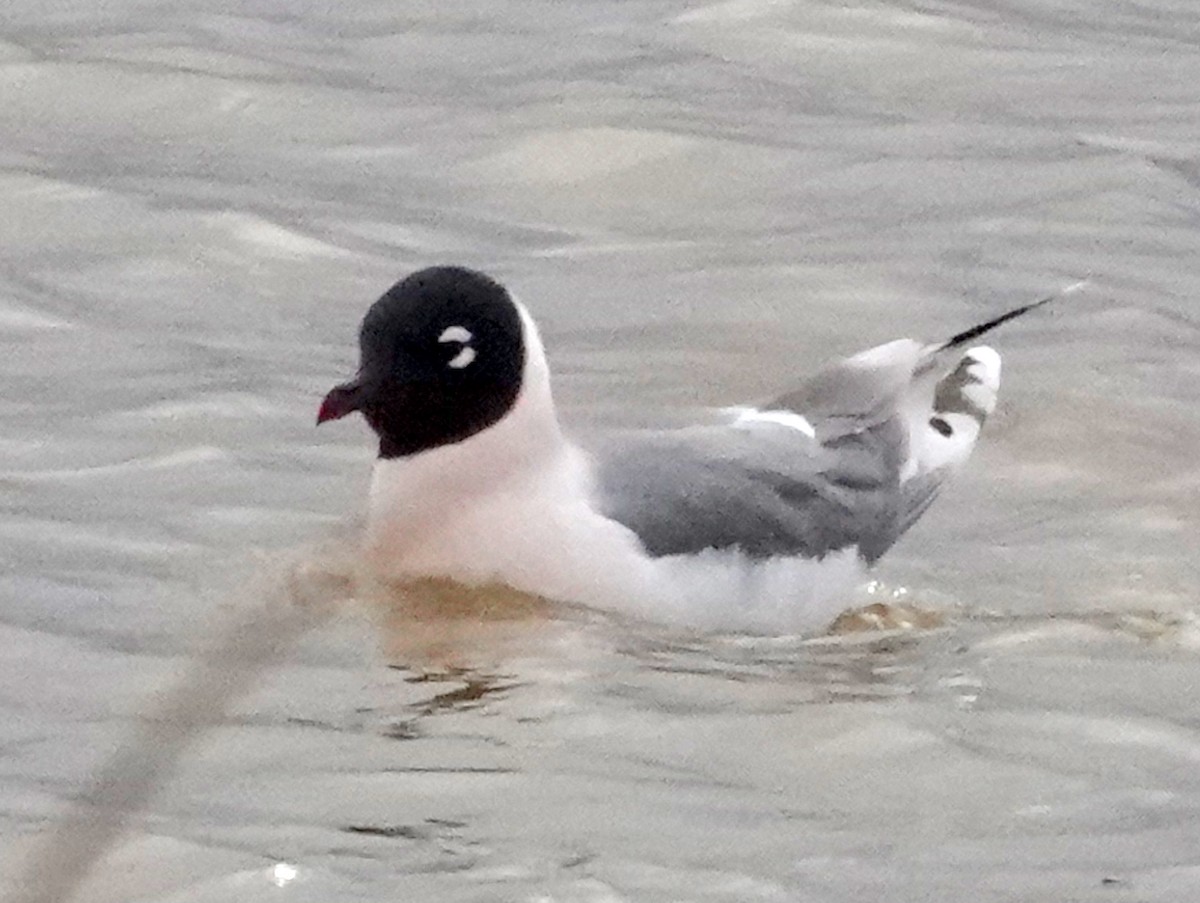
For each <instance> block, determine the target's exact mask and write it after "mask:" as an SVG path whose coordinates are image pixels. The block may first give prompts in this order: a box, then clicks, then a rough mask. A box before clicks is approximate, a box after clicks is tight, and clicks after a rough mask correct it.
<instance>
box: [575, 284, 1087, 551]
mask: <svg viewBox="0 0 1200 903" xmlns="http://www.w3.org/2000/svg"><path fill="white" fill-rule="evenodd" d="M1083 285H1084V283H1079V284H1077V285H1075V286H1071V287H1069V288H1067V289H1065V290H1064V291H1063V292H1060V293H1058V294H1056V295H1052V296H1049V297H1047V298H1043V299H1041V300H1039V301H1035V302H1034V303H1032V304H1027V305H1025V306H1023V307H1019V308H1016V309H1014V310H1011V311H1009V312H1007V313H1004V314H1001V315H1000V316H998V317H995V318H993V319H991V320H988V321H987V322H984V323H980V324H979V325H977V326H973V327H971V328H970V329H967V330H964V331H963V332H960V333H958V334H957V335H954V336H952V337H951V338H950V339H948V340H946V341H945V342H942V343H940V344H936V345H922V344H921V343H919V342H915V341H913V340H911V339H900V340H898V341H895V342H890V343H888V344H886V345H880V346H879V347H877V348H872V349H870V350H868V351H864V352H862V353H860V354H856V355H854V356H853V357H850V358H847V359H846V360H844V361H841V362H840V363H838V364H835V365H834V366H832V367H830V368H828V369H826V370H824V371H821V372H820V373H818V374H817V375H816V376H814V377H812V378H811V379H809V380H808V381H807V382H805V383H803V384H802V385H800V386H798V387H797V388H795V389H794V390H792V391H790V392H787V393H785V394H784V395H781V396H780V397H779V398H777V399H776V400H775V401H774V402H773V403H772V404H770V405H766V406H764V407H765V409H766V410H768V411H783V412H790V413H794V414H799V415H801V416H802V417H803V418H805V419H806V420H807V421H808V423H809V424H810V425H811V426H812V427H813V432H814V434H815V435H814V436H812V437H810V436H808V435H806V434H805V433H804V432H802V431H800V430H799V429H795V428H790V427H788V426H786V425H781V424H780V423H768V422H762V421H760V422H758V423H756V424H755V425H754V426H753V427H739V426H724V427H708V428H697V429H693V430H683V431H675V432H670V433H657V434H644V435H642V436H640V437H634V438H631V439H626V440H623V441H618V442H613V443H610V444H609V445H608V446H607V447H606V448H602V449H601V450H600V451H599V453H598V456H597V495H598V499H597V502H598V505H599V507H600V508H601V510H602V511H604V512H605V513H606V514H607V515H608V516H609V517H611V518H613V519H614V520H616V521H618V522H620V523H622V524H625V525H626V526H627V527H629V528H630V529H631V530H633V531H634V532H635V533H636V534H637V535H638V536H639V537H640V538H641V540H642V543H643V544H644V545H645V547H646V550H647V551H648V552H649V553H650V554H651V555H674V554H683V553H689V552H699V551H702V550H705V549H727V548H738V549H740V550H742V551H743V552H744V553H746V554H747V555H750V556H752V557H757V558H765V557H770V556H775V555H803V556H805V557H809V558H819V557H821V556H823V555H826V554H828V553H829V552H832V551H836V550H839V549H844V548H848V547H852V546H857V548H858V551H859V554H860V555H861V556H862V557H863V558H864V559H866V560H867V561H868V562H871V561H874V560H875V559H877V558H878V557H879V556H880V555H882V554H883V553H884V552H885V551H887V549H888V548H890V547H891V546H892V544H893V543H894V542H895V541H896V540H897V539H898V538H899V537H900V536H901V534H903V533H904V531H905V530H907V529H908V528H909V527H910V526H912V524H913V523H914V522H915V521H916V520H917V519H918V518H919V517H920V516H921V514H922V513H924V511H925V510H926V509H927V508H928V507H929V505H930V504H931V503H932V502H933V500H934V498H935V497H936V496H937V494H938V492H939V490H940V489H941V487H942V485H943V484H944V482H945V480H946V478H947V477H948V476H949V475H950V474H951V472H952V468H950V467H949V466H946V465H945V463H944V462H943V463H942V464H936V463H932V461H931V460H919V459H917V457H916V456H913V457H912V459H911V460H910V448H911V443H910V441H909V437H910V435H913V434H914V432H915V431H916V430H918V429H930V428H935V429H936V428H937V427H936V421H937V419H938V418H937V417H936V416H933V415H939V414H945V413H949V412H955V411H961V412H963V413H967V414H969V415H970V416H971V417H973V418H975V419H976V420H977V421H978V423H980V424H982V422H983V419H984V417H986V414H987V411H986V410H985V409H983V408H981V407H979V406H978V405H977V403H976V400H975V399H973V398H972V397H971V396H970V393H969V389H970V385H971V383H972V381H973V377H972V375H971V372H970V364H971V363H972V362H973V361H971V359H970V358H969V357H967V356H964V354H963V353H962V348H963V346H965V344H966V343H967V342H969V341H971V340H973V339H975V338H978V337H979V336H981V335H983V334H984V333H986V332H988V331H989V330H991V329H993V328H995V327H996V326H999V325H1000V324H1002V323H1005V322H1007V321H1009V320H1011V319H1013V318H1014V317H1018V316H1020V315H1022V314H1023V313H1025V312H1027V311H1030V310H1033V309H1035V308H1037V307H1040V306H1042V305H1044V304H1047V303H1049V302H1050V301H1052V300H1054V299H1055V298H1056V297H1059V296H1060V295H1062V294H1066V293H1070V292H1074V291H1076V290H1078V289H1079V288H1081V287H1082V286H1083ZM942 426H943V427H944V426H945V424H944V422H943V424H942ZM939 432H940V430H939ZM943 435H946V434H945V433H943ZM969 449H970V447H969V446H967V451H968V452H969ZM902 475H903V477H904V478H903V479H902V478H901V477H902Z"/></svg>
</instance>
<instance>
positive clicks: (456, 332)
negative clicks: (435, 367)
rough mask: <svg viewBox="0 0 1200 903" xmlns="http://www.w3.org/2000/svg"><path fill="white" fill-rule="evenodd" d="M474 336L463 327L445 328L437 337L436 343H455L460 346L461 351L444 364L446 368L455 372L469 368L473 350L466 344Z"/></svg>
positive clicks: (473, 356) (473, 355)
mask: <svg viewBox="0 0 1200 903" xmlns="http://www.w3.org/2000/svg"><path fill="white" fill-rule="evenodd" d="M473 338H475V336H473V335H471V330H469V329H467V328H466V327H463V326H447V327H446V328H445V329H444V330H442V334H441V335H440V336H438V341H439V342H442V343H445V342H456V343H458V344H460V345H462V349H461V350H460V351H459V352H458V354H456V355H454V357H452V358H450V360H449V361H447V362H446V366H447V367H451V368H453V369H455V370H461V369H462V368H463V367H466V366H469V365H470V363H471V361H473V360H475V349H474V348H472V347H471V346H470V344H468V343H469V342H470V341H471V339H473Z"/></svg>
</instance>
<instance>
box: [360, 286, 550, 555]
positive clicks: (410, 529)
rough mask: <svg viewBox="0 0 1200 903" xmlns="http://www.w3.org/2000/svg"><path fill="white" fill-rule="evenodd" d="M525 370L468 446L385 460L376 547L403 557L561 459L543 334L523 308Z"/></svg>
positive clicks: (372, 505) (371, 536) (371, 525)
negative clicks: (416, 540)
mask: <svg viewBox="0 0 1200 903" xmlns="http://www.w3.org/2000/svg"><path fill="white" fill-rule="evenodd" d="M517 309H518V312H519V313H520V316H521V324H522V334H523V339H524V345H525V364H524V369H523V372H522V380H521V390H520V392H519V394H518V395H517V399H516V401H515V402H514V403H513V406H512V408H511V409H510V410H509V411H508V413H506V414H505V415H504V416H503V417H501V418H500V420H498V421H497V422H496V423H494V424H492V425H491V426H489V427H488V428H486V429H484V430H482V431H481V432H478V433H476V434H475V435H473V436H470V437H468V438H467V439H464V440H463V441H461V442H456V443H452V444H449V445H443V446H439V447H438V448H433V449H429V450H428V451H423V452H420V453H418V454H415V455H409V456H406V457H401V458H388V459H383V458H381V459H379V460H378V461H376V463H375V470H374V473H373V475H372V479H371V490H370V499H369V503H368V522H367V532H368V544H369V545H386V546H387V547H388V548H389V549H393V550H396V549H402V548H404V547H405V546H406V545H408V542H407V541H406V536H409V535H412V536H414V537H416V536H418V535H419V534H420V533H421V532H423V531H424V532H427V531H429V530H431V529H433V530H436V529H437V528H439V526H440V525H441V524H443V523H444V522H445V521H446V520H447V519H451V520H452V519H454V518H456V517H458V516H459V515H460V514H461V513H462V512H463V510H464V509H466V508H469V507H471V506H474V505H478V504H480V502H481V500H486V499H489V498H493V497H495V495H497V494H499V493H505V492H508V491H510V490H511V488H512V487H514V486H517V485H521V484H523V483H525V482H526V481H527V480H528V479H529V478H530V477H531V476H536V475H537V474H538V473H540V472H541V471H542V470H543V469H545V468H548V467H551V466H552V465H553V462H554V461H555V460H556V459H558V458H559V457H561V452H562V451H563V448H564V446H565V444H566V439H565V437H564V436H563V433H562V429H561V427H560V426H559V423H558V417H557V415H556V414H555V410H554V400H553V397H552V394H551V390H550V368H549V365H548V364H547V361H546V353H545V348H544V346H543V345H542V341H541V337H540V336H539V334H538V330H537V326H536V325H535V324H534V322H533V319H532V318H531V317H530V316H529V314H528V312H527V311H526V310H525V308H524V306H523V305H521V304H520V303H519V302H518V303H517Z"/></svg>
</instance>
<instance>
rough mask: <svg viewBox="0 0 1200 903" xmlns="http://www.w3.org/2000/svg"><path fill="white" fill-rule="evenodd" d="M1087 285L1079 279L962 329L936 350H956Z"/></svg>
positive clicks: (1083, 280)
mask: <svg viewBox="0 0 1200 903" xmlns="http://www.w3.org/2000/svg"><path fill="white" fill-rule="evenodd" d="M1088 284H1089V280H1087V279H1081V280H1079V281H1078V282H1074V283H1072V284H1071V285H1068V286H1066V287H1065V288H1062V289H1059V290H1058V291H1057V292H1055V293H1054V294H1053V295H1047V296H1046V297H1044V298H1039V299H1038V300H1036V301H1033V302H1031V303H1029V304H1023V305H1021V306H1020V307H1017V308H1014V309H1013V310H1010V311H1008V312H1007V313H1002V314H1000V316H998V317H993V318H992V319H990V320H988V321H986V322H984V323H980V324H979V325H977V326H972V327H971V328H970V329H964V330H963V331H962V332H960V333H958V334H957V335H953V336H951V337H950V338H948V339H947V340H946V341H945V342H943V343H942V344H941V345H939V346H938V348H937V350H938V351H948V350H949V349H951V348H957V347H959V346H960V345H965V344H966V343H967V342H970V341H971V340H972V339H977V338H979V337H980V336H981V335H983V334H984V333H986V332H991V331H992V330H993V329H995V328H996V327H997V326H999V325H1000V324H1002V323H1007V322H1008V321H1009V320H1015V319H1016V318H1017V317H1019V316H1021V315H1022V314H1027V313H1029V312H1030V311H1031V310H1036V309H1037V308H1039V307H1042V306H1043V305H1046V304H1049V303H1050V302H1051V301H1057V300H1058V299H1059V298H1063V297H1066V296H1067V295H1073V294H1075V293H1076V292H1081V291H1083V290H1084V289H1085V288H1087V287H1088Z"/></svg>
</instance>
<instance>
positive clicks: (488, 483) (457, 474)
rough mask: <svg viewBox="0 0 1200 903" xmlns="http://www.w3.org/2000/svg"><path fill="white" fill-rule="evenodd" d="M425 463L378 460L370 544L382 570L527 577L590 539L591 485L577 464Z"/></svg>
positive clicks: (468, 577)
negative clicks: (583, 532)
mask: <svg viewBox="0 0 1200 903" xmlns="http://www.w3.org/2000/svg"><path fill="white" fill-rule="evenodd" d="M414 464H415V465H416V466H413V465H414ZM425 465H426V462H413V461H380V462H378V463H377V464H376V469H375V473H374V477H373V479H372V485H371V505H370V518H369V522H368V529H367V553H368V556H369V557H370V560H371V561H372V563H373V564H374V566H375V567H376V568H377V569H378V570H379V571H380V572H382V573H385V574H388V575H390V576H395V577H409V576H418V577H424V576H431V575H445V576H449V577H453V578H455V579H457V580H461V581H463V582H468V583H470V582H476V583H482V582H488V581H499V582H504V583H509V584H511V585H516V586H520V585H522V584H525V583H528V582H529V581H532V580H536V579H538V577H539V576H540V575H536V574H534V573H532V572H533V571H535V570H540V569H542V568H544V567H545V566H546V563H547V562H554V561H559V562H562V561H565V560H566V559H567V558H569V557H570V554H571V551H572V549H573V547H575V546H576V545H577V544H578V543H579V542H580V541H586V537H581V536H580V535H579V532H580V527H581V523H582V522H585V521H586V520H587V518H586V517H582V518H581V517H580V515H581V514H582V513H583V508H584V506H585V504H586V503H585V502H584V492H583V489H582V486H581V480H580V475H579V473H578V472H577V471H576V469H575V467H573V466H571V464H570V463H561V464H558V465H556V466H552V467H547V468H545V469H529V470H525V469H520V470H516V471H505V470H503V469H492V468H490V467H489V465H488V463H487V462H480V463H479V466H477V467H475V468H472V469H464V468H460V467H450V468H447V467H445V466H443V465H437V466H432V467H430V466H425Z"/></svg>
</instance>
